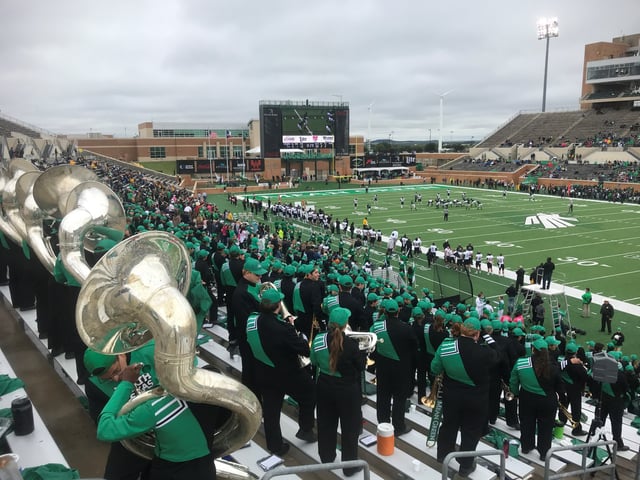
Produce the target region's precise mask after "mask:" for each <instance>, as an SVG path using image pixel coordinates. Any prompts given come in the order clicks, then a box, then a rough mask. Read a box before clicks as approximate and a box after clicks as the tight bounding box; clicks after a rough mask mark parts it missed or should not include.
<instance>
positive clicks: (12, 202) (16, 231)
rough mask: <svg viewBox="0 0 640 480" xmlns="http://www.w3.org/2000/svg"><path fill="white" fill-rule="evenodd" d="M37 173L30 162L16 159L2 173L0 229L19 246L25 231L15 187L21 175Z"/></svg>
mask: <svg viewBox="0 0 640 480" xmlns="http://www.w3.org/2000/svg"><path fill="white" fill-rule="evenodd" d="M37 171H38V169H37V168H36V167H35V166H34V165H33V164H32V163H31V162H29V161H27V160H24V159H22V158H17V159H14V160H11V162H9V167H8V170H5V171H4V172H3V173H2V176H3V178H4V187H3V189H2V210H3V212H4V214H3V215H0V229H2V232H3V233H4V234H5V235H6V236H7V237H9V238H10V239H11V240H12V241H13V242H14V243H15V244H16V245H21V244H22V241H23V240H26V229H25V228H24V221H23V220H22V217H21V216H20V209H19V205H18V203H17V200H16V185H17V182H18V179H19V178H20V177H21V176H22V175H24V174H25V173H27V172H37Z"/></svg>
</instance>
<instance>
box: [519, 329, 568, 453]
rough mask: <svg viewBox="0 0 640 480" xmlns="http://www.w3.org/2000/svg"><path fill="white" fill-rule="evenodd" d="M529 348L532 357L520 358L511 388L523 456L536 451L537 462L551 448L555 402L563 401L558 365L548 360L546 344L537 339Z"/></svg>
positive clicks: (556, 406)
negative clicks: (517, 408)
mask: <svg viewBox="0 0 640 480" xmlns="http://www.w3.org/2000/svg"><path fill="white" fill-rule="evenodd" d="M531 349H532V355H531V356H530V357H523V358H519V359H518V361H517V362H516V364H515V366H514V367H513V370H512V371H511V380H510V387H511V391H512V392H513V393H514V395H516V396H518V398H519V399H520V444H521V446H522V453H525V454H527V453H529V452H530V451H531V450H533V449H534V448H537V449H538V452H539V453H540V460H544V459H545V457H546V455H547V450H549V448H551V439H552V432H553V426H554V423H555V418H556V412H557V410H558V400H561V401H563V403H565V402H566V400H565V390H564V385H563V383H562V379H561V378H560V370H559V368H558V367H557V364H553V363H552V362H551V361H550V360H549V352H548V350H547V342H545V341H544V339H542V338H540V339H538V340H536V341H534V342H533V344H532V345H531ZM536 430H537V433H538V439H537V445H536Z"/></svg>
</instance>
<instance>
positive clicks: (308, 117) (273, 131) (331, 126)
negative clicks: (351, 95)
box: [260, 102, 349, 158]
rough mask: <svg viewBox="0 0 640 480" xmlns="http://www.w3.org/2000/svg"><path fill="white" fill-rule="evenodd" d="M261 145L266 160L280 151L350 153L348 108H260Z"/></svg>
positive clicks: (305, 105) (293, 104)
mask: <svg viewBox="0 0 640 480" xmlns="http://www.w3.org/2000/svg"><path fill="white" fill-rule="evenodd" d="M260 145H261V149H262V155H263V157H265V158H276V157H280V156H281V155H280V150H281V149H301V150H306V149H335V154H336V155H338V156H341V155H348V153H349V107H345V106H344V105H343V104H338V105H331V104H323V105H316V104H309V103H307V102H300V103H296V102H283V103H282V104H277V103H274V104H261V105H260Z"/></svg>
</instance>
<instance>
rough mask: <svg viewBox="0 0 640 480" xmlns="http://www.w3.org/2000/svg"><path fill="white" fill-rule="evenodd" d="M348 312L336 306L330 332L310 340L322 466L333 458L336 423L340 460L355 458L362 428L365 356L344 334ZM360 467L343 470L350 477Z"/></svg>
mask: <svg viewBox="0 0 640 480" xmlns="http://www.w3.org/2000/svg"><path fill="white" fill-rule="evenodd" d="M350 316H351V311H350V310H348V309H346V308H343V307H336V308H334V309H333V310H332V311H331V313H330V314H329V329H328V331H327V332H321V333H319V334H318V335H316V337H315V338H314V340H313V345H312V347H311V363H312V364H313V365H314V366H315V367H317V377H316V388H317V414H318V453H319V455H320V460H321V461H322V462H323V463H330V462H333V461H334V460H335V458H336V445H337V437H338V421H339V422H340V429H341V431H342V440H341V442H340V444H341V451H342V461H343V462H344V461H348V460H357V459H358V435H359V434H360V430H361V427H362V409H361V404H360V399H361V394H360V379H361V376H362V372H364V367H365V363H366V355H365V354H363V352H361V351H360V349H359V347H358V342H357V341H356V340H354V339H353V338H351V337H349V336H347V335H345V333H344V331H345V328H346V327H347V322H348V320H349V317H350ZM361 469H362V468H355V469H354V468H351V469H345V470H344V474H345V475H346V476H347V477H350V476H352V475H354V474H355V473H357V472H358V471H360V470H361Z"/></svg>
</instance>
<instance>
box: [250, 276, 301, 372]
mask: <svg viewBox="0 0 640 480" xmlns="http://www.w3.org/2000/svg"><path fill="white" fill-rule="evenodd" d="M265 290H277V291H278V292H279V291H280V289H279V288H278V287H277V286H276V285H274V284H273V283H271V282H262V283H261V284H260V295H262V292H264V291H265ZM280 314H281V315H282V318H284V319H287V318H288V319H293V320H295V318H296V317H294V316H293V315H291V312H289V309H288V308H287V306H286V305H285V304H284V302H282V301H281V302H280ZM293 320H290V321H291V322H292V323H293ZM312 331H313V329H312ZM309 343H311V340H309ZM309 346H311V345H309ZM309 365H311V359H310V358H309V357H305V356H303V355H298V366H299V367H300V368H305V367H308V366H309Z"/></svg>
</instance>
